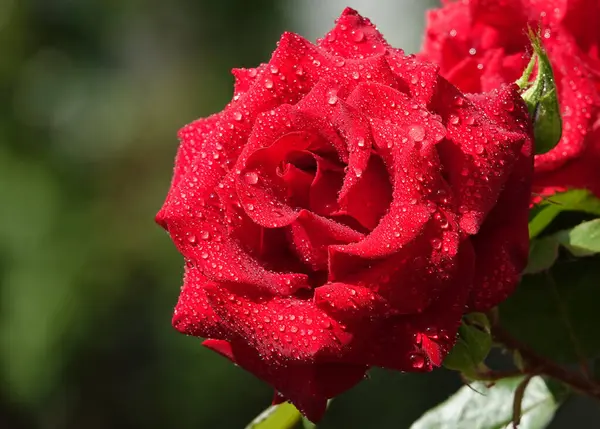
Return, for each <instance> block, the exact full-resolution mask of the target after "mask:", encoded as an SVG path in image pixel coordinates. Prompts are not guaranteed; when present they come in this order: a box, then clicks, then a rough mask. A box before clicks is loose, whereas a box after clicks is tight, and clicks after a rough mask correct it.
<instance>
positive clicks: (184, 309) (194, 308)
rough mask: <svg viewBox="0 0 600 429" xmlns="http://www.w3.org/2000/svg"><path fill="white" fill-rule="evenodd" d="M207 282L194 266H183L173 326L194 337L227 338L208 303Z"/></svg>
mask: <svg viewBox="0 0 600 429" xmlns="http://www.w3.org/2000/svg"><path fill="white" fill-rule="evenodd" d="M207 283H209V280H207V279H206V278H205V277H204V276H203V275H202V274H200V272H199V271H198V269H197V268H196V267H194V266H190V265H187V266H186V267H185V276H184V279H183V287H182V288H181V294H180V295H179V300H178V301H177V305H176V306H175V312H174V314H173V327H174V328H175V329H177V330H178V331H179V332H181V333H183V334H186V335H193V336H196V337H205V338H207V337H210V338H221V339H223V338H227V335H226V331H225V330H224V329H223V327H222V326H221V322H220V319H219V317H218V316H217V315H216V314H215V312H214V311H213V309H212V307H211V306H210V304H209V303H208V299H207V298H206V293H205V292H204V286H205V285H206V284H207Z"/></svg>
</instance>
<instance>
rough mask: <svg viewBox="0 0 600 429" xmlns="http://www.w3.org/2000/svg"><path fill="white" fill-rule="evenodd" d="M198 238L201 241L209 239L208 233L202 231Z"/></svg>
mask: <svg viewBox="0 0 600 429" xmlns="http://www.w3.org/2000/svg"><path fill="white" fill-rule="evenodd" d="M200 238H202V240H208V239H209V238H210V232H208V231H202V232H201V233H200Z"/></svg>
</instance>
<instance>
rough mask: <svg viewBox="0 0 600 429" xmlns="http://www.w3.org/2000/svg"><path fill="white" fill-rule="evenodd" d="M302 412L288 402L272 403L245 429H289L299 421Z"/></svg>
mask: <svg viewBox="0 0 600 429" xmlns="http://www.w3.org/2000/svg"><path fill="white" fill-rule="evenodd" d="M301 418H302V414H300V411H298V410H297V409H296V407H294V406H293V405H292V404H290V403H289V402H283V403H281V404H279V405H272V406H270V407H269V408H267V409H266V410H265V411H263V412H262V413H260V414H259V415H258V416H257V417H256V418H255V419H254V420H252V422H250V424H249V425H248V426H246V429H291V428H293V427H294V426H296V425H297V424H298V422H300V420H301Z"/></svg>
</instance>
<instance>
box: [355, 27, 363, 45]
mask: <svg viewBox="0 0 600 429" xmlns="http://www.w3.org/2000/svg"><path fill="white" fill-rule="evenodd" d="M352 40H354V41H355V42H356V43H359V42H362V41H363V40H365V33H363V31H362V30H360V29H357V30H354V32H353V34H352Z"/></svg>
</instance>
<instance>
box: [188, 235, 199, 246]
mask: <svg viewBox="0 0 600 429" xmlns="http://www.w3.org/2000/svg"><path fill="white" fill-rule="evenodd" d="M197 240H198V239H197V238H196V236H195V235H194V234H190V235H188V237H187V241H188V243H190V244H196V241H197Z"/></svg>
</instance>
